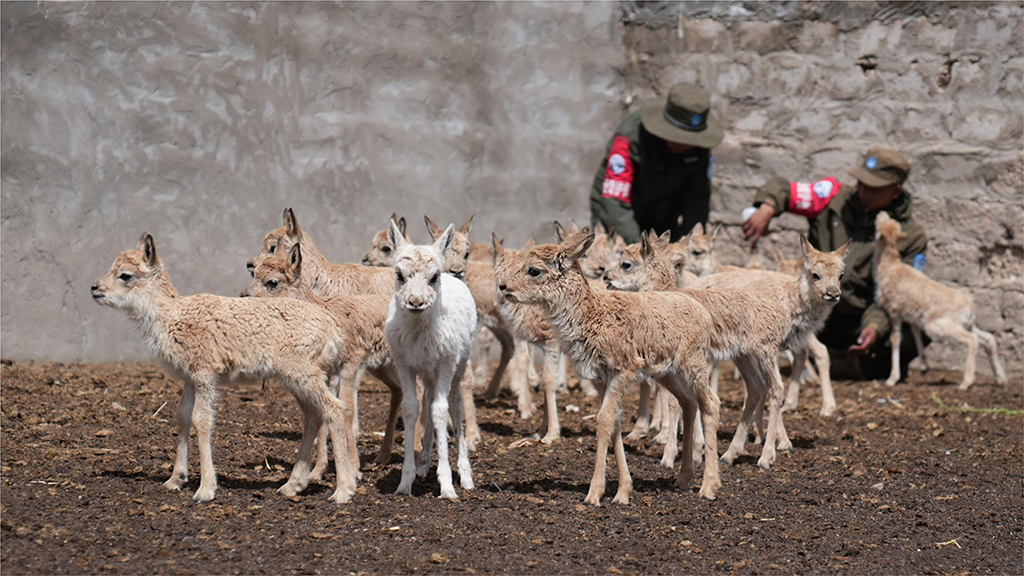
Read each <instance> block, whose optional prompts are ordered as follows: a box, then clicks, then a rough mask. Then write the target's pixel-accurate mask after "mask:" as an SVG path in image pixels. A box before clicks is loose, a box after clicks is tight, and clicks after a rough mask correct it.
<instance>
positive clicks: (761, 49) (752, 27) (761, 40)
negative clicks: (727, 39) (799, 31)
mask: <svg viewBox="0 0 1024 576" xmlns="http://www.w3.org/2000/svg"><path fill="white" fill-rule="evenodd" d="M788 37H789V34H788V33H787V32H786V29H785V28H784V27H783V26H782V23H781V22H757V21H747V22H737V23H736V24H734V25H733V27H732V38H733V41H732V42H733V47H734V49H735V50H743V51H751V52H757V53H758V54H760V55H762V56H763V55H765V54H768V53H770V52H779V51H781V50H785V49H786V41H787V40H788Z"/></svg>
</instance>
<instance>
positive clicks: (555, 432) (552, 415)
mask: <svg viewBox="0 0 1024 576" xmlns="http://www.w3.org/2000/svg"><path fill="white" fill-rule="evenodd" d="M491 242H492V244H493V246H494V276H495V278H499V277H509V276H511V275H512V274H514V273H515V272H516V271H517V270H519V269H520V268H522V266H523V258H522V255H523V254H526V253H529V251H530V250H531V249H532V248H533V239H532V238H531V239H530V241H529V242H527V243H526V246H523V248H522V250H509V249H505V248H504V247H503V246H502V245H501V241H499V240H498V237H497V236H495V235H494V234H491ZM501 315H502V316H503V317H504V318H505V319H506V320H507V321H508V323H509V325H510V326H511V327H512V330H513V332H514V333H515V334H516V336H517V337H518V338H520V339H523V340H526V341H527V342H529V343H530V344H534V345H537V346H540V347H541V349H542V350H543V351H544V368H543V370H542V371H541V374H540V380H541V389H542V390H543V391H544V422H543V424H542V425H541V432H540V434H541V435H542V436H541V442H543V443H545V444H550V443H552V442H555V441H556V440H558V439H559V438H561V435H562V432H561V430H562V429H561V426H559V423H558V402H557V400H556V398H555V390H556V388H557V385H558V381H557V373H558V369H559V366H558V364H559V359H560V357H561V350H560V348H559V345H558V338H556V337H555V332H554V329H553V328H552V326H551V322H550V320H548V317H547V315H546V314H545V313H544V310H543V308H542V307H541V306H540V305H537V304H524V303H521V302H515V301H511V300H505V299H504V298H502V303H501ZM530 361H531V362H532V359H530Z"/></svg>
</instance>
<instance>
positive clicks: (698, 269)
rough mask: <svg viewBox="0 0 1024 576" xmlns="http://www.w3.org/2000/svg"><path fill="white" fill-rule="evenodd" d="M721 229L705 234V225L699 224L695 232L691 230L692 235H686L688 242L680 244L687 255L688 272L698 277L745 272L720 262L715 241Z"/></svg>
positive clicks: (717, 228)
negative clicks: (716, 253) (716, 254)
mask: <svg viewBox="0 0 1024 576" xmlns="http://www.w3.org/2000/svg"><path fill="white" fill-rule="evenodd" d="M721 228H722V227H721V226H715V229H714V230H711V231H710V232H708V233H707V234H705V233H704V225H703V224H701V223H700V222H698V223H697V224H696V225H695V226H694V227H693V230H690V233H689V234H687V235H686V242H685V243H680V247H682V248H683V250H684V254H685V262H686V264H685V266H686V270H688V271H689V272H692V273H693V274H696V275H697V276H707V275H708V274H718V273H720V272H736V271H739V270H744V268H741V267H739V266H729V265H726V264H720V263H719V262H718V257H717V256H715V252H714V249H715V239H716V238H718V232H719V230H721Z"/></svg>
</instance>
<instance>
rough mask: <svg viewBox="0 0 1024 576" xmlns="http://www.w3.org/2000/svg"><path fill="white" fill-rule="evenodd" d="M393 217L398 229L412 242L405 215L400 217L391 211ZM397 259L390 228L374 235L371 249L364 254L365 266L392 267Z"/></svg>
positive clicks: (406, 239)
mask: <svg viewBox="0 0 1024 576" xmlns="http://www.w3.org/2000/svg"><path fill="white" fill-rule="evenodd" d="M391 219H392V220H394V221H395V223H397V224H398V230H399V231H400V232H401V233H402V237H404V238H405V241H406V242H411V240H410V239H409V235H408V234H406V232H405V217H402V218H399V217H398V214H397V213H395V212H392V213H391ZM394 261H395V247H394V246H392V245H391V244H389V243H388V229H387V228H385V229H383V230H381V231H379V232H377V233H376V234H374V235H373V240H372V241H371V242H370V249H369V250H367V251H366V254H363V260H362V262H363V266H379V267H383V268H391V264H393V263H394Z"/></svg>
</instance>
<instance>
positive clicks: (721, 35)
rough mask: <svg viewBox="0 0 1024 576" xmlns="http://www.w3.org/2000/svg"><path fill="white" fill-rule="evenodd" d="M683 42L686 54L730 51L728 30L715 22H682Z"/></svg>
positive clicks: (703, 20) (704, 20)
mask: <svg viewBox="0 0 1024 576" xmlns="http://www.w3.org/2000/svg"><path fill="white" fill-rule="evenodd" d="M683 42H684V46H685V47H686V51H687V52H726V51H728V50H730V49H731V46H730V45H729V44H730V42H729V32H728V29H727V28H726V27H725V24H723V23H721V22H719V21H717V20H710V19H701V20H689V19H687V20H683Z"/></svg>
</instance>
